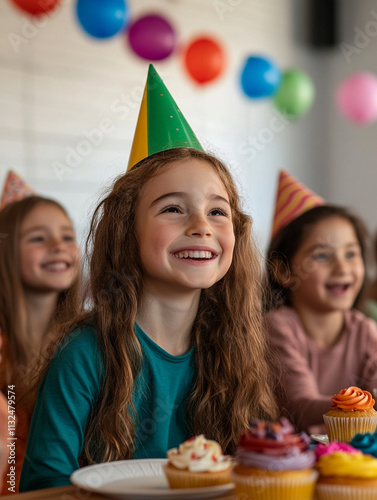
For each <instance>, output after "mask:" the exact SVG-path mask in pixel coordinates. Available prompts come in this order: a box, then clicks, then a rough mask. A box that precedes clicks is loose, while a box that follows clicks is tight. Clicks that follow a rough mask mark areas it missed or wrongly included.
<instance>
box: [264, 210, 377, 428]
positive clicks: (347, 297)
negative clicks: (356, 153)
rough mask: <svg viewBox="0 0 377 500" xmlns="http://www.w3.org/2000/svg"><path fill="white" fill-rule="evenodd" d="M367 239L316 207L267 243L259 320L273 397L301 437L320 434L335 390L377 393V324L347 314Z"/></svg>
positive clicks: (343, 214) (351, 220) (360, 228)
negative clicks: (271, 361)
mask: <svg viewBox="0 0 377 500" xmlns="http://www.w3.org/2000/svg"><path fill="white" fill-rule="evenodd" d="M366 234H367V233H366V229H365V227H364V224H363V223H362V222H361V221H360V220H359V219H358V218H357V217H355V216H354V215H352V214H351V213H349V212H348V211H347V210H346V209H344V208H341V207H335V206H329V205H324V204H322V205H321V204H318V206H315V207H314V208H310V209H309V210H306V211H304V213H301V214H299V215H297V217H293V218H292V219H291V220H290V221H288V222H287V223H286V224H285V225H284V224H283V225H281V226H280V227H279V228H278V231H276V232H275V234H274V236H273V238H272V241H271V244H270V247H269V250H268V255H267V257H268V264H267V273H266V274H267V281H268V286H269V290H270V296H269V301H268V303H267V304H266V311H267V314H266V316H265V320H266V325H267V333H268V337H269V341H270V344H271V346H272V350H273V352H274V353H275V354H276V358H277V362H278V363H277V364H278V365H280V370H275V372H276V373H278V374H279V375H278V379H279V380H278V384H277V393H278V397H279V400H280V402H281V405H282V407H284V408H285V410H287V412H288V415H289V416H290V417H291V420H293V421H294V423H295V424H296V426H297V428H298V429H300V430H306V431H308V432H321V431H324V427H323V418H322V416H323V414H324V413H326V412H327V411H328V410H329V409H330V403H331V397H332V396H333V395H334V394H335V393H337V392H339V391H340V390H341V389H343V388H345V387H348V386H351V385H356V386H359V387H362V388H363V389H364V390H369V391H372V390H373V388H375V387H376V388H377V325H376V323H375V322H374V321H373V320H371V319H368V318H366V317H365V316H364V315H363V314H362V313H361V312H359V311H357V310H355V309H353V307H354V304H355V302H356V300H357V298H358V297H359V295H360V292H361V289H362V287H363V284H364V279H365V252H366V244H365V238H366ZM275 366H276V365H275Z"/></svg>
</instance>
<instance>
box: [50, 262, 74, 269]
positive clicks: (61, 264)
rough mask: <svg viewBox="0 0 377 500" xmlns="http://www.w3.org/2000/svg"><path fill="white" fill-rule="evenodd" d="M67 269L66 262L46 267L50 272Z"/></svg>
mask: <svg viewBox="0 0 377 500" xmlns="http://www.w3.org/2000/svg"><path fill="white" fill-rule="evenodd" d="M67 267H68V264H66V263H65V262H57V263H55V264H48V265H47V266H45V268H46V269H47V270H48V271H64V270H65V269H67Z"/></svg>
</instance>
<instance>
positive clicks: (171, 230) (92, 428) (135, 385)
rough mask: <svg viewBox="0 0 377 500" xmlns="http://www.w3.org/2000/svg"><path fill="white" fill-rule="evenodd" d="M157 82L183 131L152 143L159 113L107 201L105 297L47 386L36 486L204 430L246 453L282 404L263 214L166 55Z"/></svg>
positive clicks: (153, 85) (97, 275)
mask: <svg viewBox="0 0 377 500" xmlns="http://www.w3.org/2000/svg"><path fill="white" fill-rule="evenodd" d="M146 93H147V94H146V95H147V99H148V103H149V105H150V106H151V107H152V104H153V103H152V104H151V101H153V99H154V98H155V99H162V98H164V99H166V101H163V105H164V106H166V107H167V109H168V111H169V115H170V116H172V117H173V118H174V119H177V120H180V123H179V124H177V123H174V125H173V127H174V131H176V129H178V130H179V131H180V132H181V131H182V130H183V129H184V139H181V140H180V141H178V140H175V141H174V144H172V143H171V141H170V142H169V141H165V138H164V140H163V139H162V138H161V136H159V137H160V139H161V142H163V145H164V148H161V149H160V151H154V150H153V149H151V147H152V146H153V144H152V143H153V139H154V137H153V133H152V132H154V131H157V132H158V134H160V133H161V130H162V129H163V128H164V124H163V122H161V121H158V120H157V121H158V124H159V127H155V128H154V129H153V131H151V134H149V135H148V141H149V143H148V146H149V149H148V151H147V152H145V153H144V156H143V154H141V156H142V157H141V158H140V154H139V153H138V152H137V151H136V153H135V149H134V148H133V151H132V153H131V161H130V169H129V170H128V172H127V173H126V174H125V175H122V176H121V177H119V178H118V179H117V181H116V182H115V184H114V186H113V188H112V190H111V192H110V193H109V195H108V196H107V197H106V198H105V199H103V200H102V202H101V203H100V204H99V206H98V208H97V209H96V211H95V214H94V217H93V221H92V224H91V230H90V238H89V241H90V242H91V244H92V246H91V247H90V251H91V262H90V281H91V295H92V299H93V308H92V310H91V311H88V312H87V314H85V315H84V316H82V317H80V318H78V319H77V320H76V321H75V322H74V324H73V325H71V327H70V328H71V329H73V330H74V331H73V333H72V334H71V335H70V336H69V337H68V338H67V340H65V341H64V342H63V344H62V346H61V347H60V348H59V350H58V353H57V355H56V356H55V358H54V360H53V361H52V363H51V364H50V367H49V370H48V372H47V374H46V375H45V377H44V379H43V381H42V384H41V386H40V390H39V394H38V399H37V404H36V408H35V412H34V417H33V423H32V432H31V435H30V438H29V442H28V448H27V457H28V458H27V460H26V461H25V463H24V467H23V471H22V479H21V483H22V489H23V490H31V489H36V488H41V487H42V488H44V487H49V486H58V485H64V484H69V477H70V475H71V474H72V472H73V471H74V470H75V469H77V468H78V467H79V465H83V464H92V463H96V462H106V461H113V460H120V459H130V458H134V459H136V458H165V457H166V452H167V450H168V449H170V448H172V447H175V446H178V445H179V444H180V443H181V442H182V441H184V440H186V439H188V438H189V437H190V436H192V435H198V434H202V433H203V434H205V435H206V437H207V438H208V439H215V440H217V441H218V442H219V443H220V444H221V446H222V448H223V450H226V451H227V452H229V453H233V452H234V451H235V446H236V442H237V439H238V436H239V433H240V432H241V431H243V430H245V429H247V427H248V424H249V422H250V420H251V419H253V418H263V419H275V418H276V417H277V408H276V404H275V401H274V399H273V396H272V391H271V389H270V383H269V371H268V364H267V361H266V346H265V340H264V336H263V330H262V317H261V307H260V297H261V288H260V286H261V283H260V263H259V260H258V254H257V252H256V251H255V248H254V246H253V243H252V237H251V220H250V218H249V217H248V216H247V215H246V214H244V213H243V212H242V210H241V208H240V200H239V196H238V194H237V191H236V187H235V184H234V182H233V179H232V177H231V175H230V173H229V171H228V169H227V168H226V167H225V166H224V164H223V163H222V162H221V161H219V160H218V159H216V158H215V157H214V156H212V155H210V154H207V153H205V152H203V151H202V150H201V147H200V144H199V143H198V142H196V141H197V140H196V138H195V137H194V135H193V133H192V131H191V129H189V127H188V124H187V122H185V120H184V118H183V116H182V115H181V114H180V113H181V112H180V111H177V107H176V104H175V102H174V101H173V100H172V98H171V97H170V94H169V93H168V91H167V89H166V87H165V86H163V84H162V82H161V80H160V79H159V77H158V75H157V74H156V73H155V70H154V68H153V67H151V69H150V72H149V80H148V84H147V86H146ZM169 97H170V98H169ZM165 103H166V104H165ZM154 104H155V103H154ZM143 109H144V108H143V103H142V107H141V111H140V113H141V114H142V113H143ZM169 115H168V116H169ZM147 118H148V120H151V119H152V118H153V116H152V115H151V114H149V115H147ZM182 120H184V121H182ZM143 123H145V121H144V122H143ZM169 123H170V122H169ZM148 132H149V130H148ZM136 143H137V144H139V145H140V144H141V143H143V141H137V140H136V139H135V140H134V147H135V144H136ZM179 143H183V144H187V145H188V146H189V147H181V146H179V145H178V144H179ZM144 144H147V143H146V142H144ZM166 144H169V145H170V146H171V147H170V148H167V147H166ZM151 145H152V146H151ZM132 158H136V160H133V159H132Z"/></svg>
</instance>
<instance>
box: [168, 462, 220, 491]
mask: <svg viewBox="0 0 377 500" xmlns="http://www.w3.org/2000/svg"><path fill="white" fill-rule="evenodd" d="M162 468H163V470H164V472H165V475H166V479H167V480H168V483H169V486H170V488H204V487H206V486H218V485H220V484H228V483H230V476H229V469H228V470H224V471H219V472H191V471H188V470H181V469H176V468H173V467H171V466H169V465H168V464H167V465H163V466H162Z"/></svg>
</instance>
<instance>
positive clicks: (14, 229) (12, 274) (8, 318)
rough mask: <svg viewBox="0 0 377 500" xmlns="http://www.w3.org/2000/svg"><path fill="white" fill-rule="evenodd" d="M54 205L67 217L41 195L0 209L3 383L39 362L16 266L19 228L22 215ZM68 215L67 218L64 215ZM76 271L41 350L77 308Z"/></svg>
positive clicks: (61, 296)
mask: <svg viewBox="0 0 377 500" xmlns="http://www.w3.org/2000/svg"><path fill="white" fill-rule="evenodd" d="M42 203H43V204H46V205H55V206H56V207H58V208H59V209H60V210H61V211H62V212H63V213H64V214H65V215H66V216H67V217H68V214H67V212H66V210H65V209H64V208H63V207H62V206H61V205H60V204H59V203H57V202H56V201H54V200H51V199H49V198H44V197H41V196H29V197H27V198H24V199H22V200H19V201H14V202H12V203H9V204H8V205H6V206H5V207H4V208H2V210H0V255H1V258H0V283H1V285H0V331H1V333H2V334H3V335H4V336H5V339H6V346H5V347H6V349H5V350H6V352H4V353H3V358H4V365H5V367H6V373H5V375H4V378H5V380H2V381H1V383H2V384H5V386H6V385H9V384H16V383H17V382H25V381H26V379H28V378H29V377H30V374H31V370H32V369H33V367H34V365H36V364H37V362H40V359H39V358H40V356H43V353H40V352H39V350H38V351H36V349H35V346H34V345H33V341H32V338H31V336H30V332H29V325H28V318H27V314H26V307H25V294H24V288H23V285H22V280H21V268H20V252H19V247H20V230H21V225H22V223H23V221H24V219H25V217H26V216H27V215H28V214H29V213H30V211H31V210H33V209H34V208H35V207H36V206H37V205H39V204H42ZM68 218H69V217H68ZM80 274H81V273H80V272H79V273H78V276H77V278H76V279H75V281H74V283H73V284H72V286H71V287H70V288H69V289H68V290H63V291H61V292H60V293H59V296H58V302H57V307H56V309H55V313H54V316H53V318H52V321H51V325H50V328H49V333H48V338H45V339H44V341H43V349H44V350H46V349H47V347H48V345H49V344H50V343H51V345H53V343H54V342H53V340H54V334H53V332H54V331H55V329H56V328H57V325H59V324H60V323H64V322H66V321H68V319H69V318H72V316H73V315H75V314H77V313H78V311H79V307H80V302H81V300H80Z"/></svg>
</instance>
